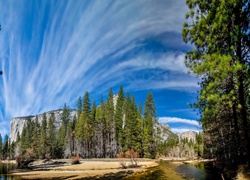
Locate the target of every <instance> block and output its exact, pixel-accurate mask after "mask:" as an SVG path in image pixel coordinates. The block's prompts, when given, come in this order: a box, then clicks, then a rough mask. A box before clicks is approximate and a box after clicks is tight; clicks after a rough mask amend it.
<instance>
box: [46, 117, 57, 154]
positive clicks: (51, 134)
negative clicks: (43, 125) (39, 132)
mask: <svg viewBox="0 0 250 180" xmlns="http://www.w3.org/2000/svg"><path fill="white" fill-rule="evenodd" d="M55 121H56V117H55V114H54V112H52V114H51V116H50V118H49V124H48V133H47V134H48V149H49V153H50V156H51V157H52V158H54V157H55V148H56V147H55V144H56V126H55Z"/></svg>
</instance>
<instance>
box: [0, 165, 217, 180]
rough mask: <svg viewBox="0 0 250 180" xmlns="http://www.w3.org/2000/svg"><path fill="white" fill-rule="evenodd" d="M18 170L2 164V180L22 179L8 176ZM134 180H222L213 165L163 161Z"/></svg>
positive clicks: (0, 174) (0, 167)
mask: <svg viewBox="0 0 250 180" xmlns="http://www.w3.org/2000/svg"><path fill="white" fill-rule="evenodd" d="M15 168H16V165H15V164H10V163H9V164H8V163H6V164H2V163H0V177H1V179H0V180H19V179H20V178H18V177H14V176H10V175H8V172H9V171H10V170H13V169H15ZM125 179H131V180H132V179H133V180H151V179H152V180H164V179H172V180H179V179H180V180H181V179H193V180H210V179H211V180H213V179H217V180H220V179H221V177H220V175H219V174H217V173H216V170H215V169H214V168H213V166H212V164H211V163H207V162H206V163H198V164H183V163H173V162H166V161H161V162H160V164H159V166H157V167H154V168H151V169H149V171H147V173H143V174H138V175H136V176H135V177H132V178H125Z"/></svg>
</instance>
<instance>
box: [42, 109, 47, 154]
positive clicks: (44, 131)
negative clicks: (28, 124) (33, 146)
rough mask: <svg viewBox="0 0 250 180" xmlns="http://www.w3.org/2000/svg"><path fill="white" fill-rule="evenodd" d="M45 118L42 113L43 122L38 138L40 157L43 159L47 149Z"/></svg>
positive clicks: (44, 114)
mask: <svg viewBox="0 0 250 180" xmlns="http://www.w3.org/2000/svg"><path fill="white" fill-rule="evenodd" d="M47 132H48V131H47V116H46V113H43V120H42V125H41V136H40V155H41V157H42V158H45V155H46V153H47V147H48V136H47Z"/></svg>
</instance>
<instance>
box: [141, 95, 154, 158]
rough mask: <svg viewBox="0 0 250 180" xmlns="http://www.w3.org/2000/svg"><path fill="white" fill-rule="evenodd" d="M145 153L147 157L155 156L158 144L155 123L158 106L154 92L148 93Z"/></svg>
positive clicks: (145, 112) (145, 116)
mask: <svg viewBox="0 0 250 180" xmlns="http://www.w3.org/2000/svg"><path fill="white" fill-rule="evenodd" d="M144 123H145V125H144V153H145V156H146V157H150V158H155V156H156V145H155V140H154V135H155V134H154V125H155V124H156V123H157V118H156V107H155V103H154V100H153V94H152V93H151V92H150V93H148V95H147V98H146V102H145V109H144Z"/></svg>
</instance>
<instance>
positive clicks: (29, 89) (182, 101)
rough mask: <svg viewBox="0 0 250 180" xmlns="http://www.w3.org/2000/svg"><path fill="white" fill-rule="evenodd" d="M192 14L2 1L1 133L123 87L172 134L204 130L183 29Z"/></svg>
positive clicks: (172, 6)
mask: <svg viewBox="0 0 250 180" xmlns="http://www.w3.org/2000/svg"><path fill="white" fill-rule="evenodd" d="M187 11H188V9H187V6H186V4H185V1H174V0H167V1H166V0H157V1H156V0H136V1H131V0H119V1H113V0H92V1H89V0H81V1H73V0H69V1H65V0H60V1H50V0H41V1H30V0H20V1H15V0H9V1H5V0H0V12H1V15H0V23H1V25H2V31H1V32H0V68H1V69H2V70H3V72H4V74H3V76H2V77H1V78H0V107H1V112H0V133H1V134H2V135H3V134H6V133H9V123H10V119H11V118H12V117H17V116H26V115H35V114H38V113H43V112H45V111H49V110H53V109H59V108H62V107H63V104H64V103H65V102H66V103H67V104H68V105H69V106H70V107H71V108H75V107H76V102H77V98H78V97H79V96H82V95H84V93H85V91H88V92H89V93H90V97H91V99H92V100H94V99H96V100H97V101H98V99H99V98H100V96H101V95H103V96H104V98H105V97H106V95H107V93H108V90H109V88H110V87H112V88H113V91H114V93H117V92H118V89H119V86H120V85H123V87H124V90H125V92H128V93H130V94H134V95H135V98H136V101H137V102H142V103H144V101H145V98H146V94H147V93H148V92H149V91H151V92H152V93H153V96H154V99H155V103H156V107H157V117H158V118H159V121H160V122H163V123H168V124H169V125H170V127H171V128H172V129H173V131H174V132H182V131H185V130H189V129H191V130H196V131H197V130H199V127H200V126H199V123H198V122H197V121H196V120H198V119H199V117H198V115H197V113H196V112H194V111H193V110H192V109H190V108H189V106H188V103H192V102H195V100H196V96H197V94H196V92H197V91H198V90H199V87H198V85H197V82H198V80H197V79H196V77H195V76H194V75H192V74H191V75H188V74H187V71H188V69H187V68H186V67H185V65H184V57H185V52H187V51H188V50H189V49H191V48H192V47H191V46H190V45H186V44H184V43H183V41H182V36H181V29H182V24H183V22H184V21H185V19H184V17H185V13H186V12H187Z"/></svg>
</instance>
